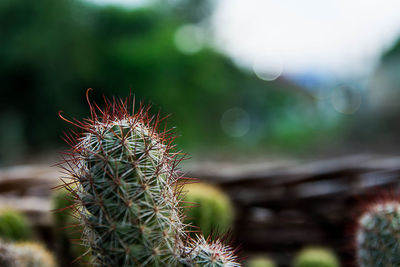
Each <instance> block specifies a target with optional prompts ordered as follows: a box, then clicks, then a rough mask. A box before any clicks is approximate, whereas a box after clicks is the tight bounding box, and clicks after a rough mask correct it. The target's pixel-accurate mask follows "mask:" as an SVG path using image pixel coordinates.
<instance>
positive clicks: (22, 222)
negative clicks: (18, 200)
mask: <svg viewBox="0 0 400 267" xmlns="http://www.w3.org/2000/svg"><path fill="white" fill-rule="evenodd" d="M32 236H33V232H32V229H31V226H30V224H29V221H28V219H27V218H26V217H25V216H24V214H22V213H21V212H19V211H16V210H13V209H3V210H0V238H2V239H3V240H6V241H23V240H29V239H30V238H32Z"/></svg>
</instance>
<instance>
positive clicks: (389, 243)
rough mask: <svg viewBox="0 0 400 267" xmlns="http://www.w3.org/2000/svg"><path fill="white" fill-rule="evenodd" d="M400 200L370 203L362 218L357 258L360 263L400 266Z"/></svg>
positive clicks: (364, 265)
mask: <svg viewBox="0 0 400 267" xmlns="http://www.w3.org/2000/svg"><path fill="white" fill-rule="evenodd" d="M399 242H400V203H399V202H398V201H382V202H379V203H376V204H374V205H372V206H370V207H369V208H368V209H367V211H366V212H365V213H364V214H363V215H362V216H361V217H360V219H359V221H358V230H357V234H356V247H357V260H358V264H359V265H360V267H372V266H400V246H399V245H398V244H399Z"/></svg>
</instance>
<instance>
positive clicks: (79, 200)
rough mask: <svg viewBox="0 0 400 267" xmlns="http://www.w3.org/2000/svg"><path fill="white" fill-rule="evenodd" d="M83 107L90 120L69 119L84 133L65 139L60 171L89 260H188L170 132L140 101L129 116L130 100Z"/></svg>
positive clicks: (122, 263) (176, 157)
mask: <svg viewBox="0 0 400 267" xmlns="http://www.w3.org/2000/svg"><path fill="white" fill-rule="evenodd" d="M88 91H89V90H88ZM89 105H90V107H91V114H92V117H91V118H90V119H87V120H85V121H83V122H71V123H73V124H74V125H75V126H78V127H79V128H80V129H82V132H81V133H80V134H71V135H69V136H67V142H68V143H69V144H70V145H71V150H70V152H69V153H67V158H66V159H65V162H64V163H65V164H66V165H64V168H65V169H66V170H67V171H68V172H69V178H70V179H72V181H71V182H66V183H65V188H67V189H68V190H70V191H71V192H72V194H73V195H74V196H75V203H76V204H77V209H78V211H79V213H80V217H81V223H82V225H83V226H84V231H83V239H84V243H85V244H86V245H87V246H88V247H89V248H90V250H91V254H92V261H93V262H92V263H93V264H94V265H95V266H110V267H111V266H178V265H182V264H187V263H188V260H187V259H189V258H190V259H192V258H194V257H192V256H191V254H190V255H188V253H187V251H188V249H187V248H186V247H185V245H184V243H186V242H183V240H184V241H186V240H188V238H186V233H185V231H184V230H185V227H184V224H183V223H182V220H183V218H182V216H183V214H182V212H181V207H180V203H179V192H180V191H181V186H178V185H179V184H180V183H177V182H178V180H179V179H181V177H180V176H179V175H178V174H177V171H176V167H177V165H178V163H179V162H180V160H181V156H180V155H181V154H180V153H178V152H174V146H173V144H172V141H173V140H174V139H175V136H174V135H173V134H171V133H170V132H169V131H164V132H161V133H159V132H158V131H157V128H158V127H159V125H160V121H161V120H160V119H159V117H158V116H157V117H150V116H149V115H148V110H149V108H144V107H143V106H141V107H140V108H139V110H138V112H136V113H135V114H133V115H131V114H130V113H129V111H128V108H130V98H128V99H127V100H126V101H122V100H120V101H115V100H114V101H112V102H111V101H107V100H106V103H105V108H104V109H103V110H100V113H99V114H97V113H96V112H95V110H94V108H93V106H92V104H91V103H90V102H89ZM96 107H97V105H96ZM62 118H63V117H62ZM63 119H64V118H63ZM64 120H66V119H64ZM67 121H68V120H67ZM71 183H73V184H75V186H70V184H71ZM232 257H234V256H232ZM194 264H195V263H193V265H194ZM196 266H203V264H200V265H196ZM204 266H210V265H204ZM218 266H220V265H218Z"/></svg>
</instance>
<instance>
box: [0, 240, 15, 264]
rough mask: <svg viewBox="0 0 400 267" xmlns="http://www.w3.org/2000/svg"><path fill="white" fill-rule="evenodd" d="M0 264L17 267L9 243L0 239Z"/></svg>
mask: <svg viewBox="0 0 400 267" xmlns="http://www.w3.org/2000/svg"><path fill="white" fill-rule="evenodd" d="M0 266H4V267H19V266H18V262H17V261H16V256H15V253H14V251H13V250H12V249H11V248H10V245H9V244H8V243H6V242H4V241H2V240H1V239H0Z"/></svg>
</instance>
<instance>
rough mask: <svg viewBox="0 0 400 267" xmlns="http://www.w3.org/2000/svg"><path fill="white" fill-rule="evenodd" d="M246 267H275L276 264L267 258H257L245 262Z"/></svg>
mask: <svg viewBox="0 0 400 267" xmlns="http://www.w3.org/2000/svg"><path fill="white" fill-rule="evenodd" d="M246 266H247V267H276V264H275V263H274V262H273V261H272V260H271V259H269V258H267V257H264V256H257V257H254V258H250V259H249V260H247V264H246Z"/></svg>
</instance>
